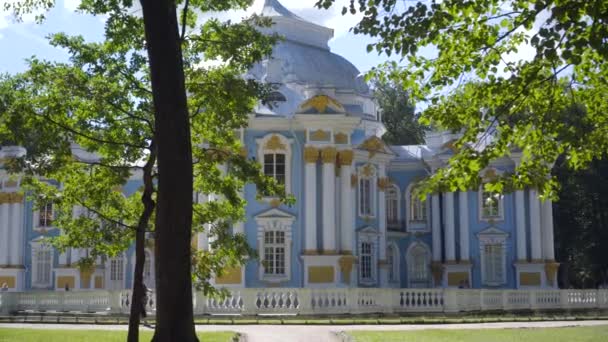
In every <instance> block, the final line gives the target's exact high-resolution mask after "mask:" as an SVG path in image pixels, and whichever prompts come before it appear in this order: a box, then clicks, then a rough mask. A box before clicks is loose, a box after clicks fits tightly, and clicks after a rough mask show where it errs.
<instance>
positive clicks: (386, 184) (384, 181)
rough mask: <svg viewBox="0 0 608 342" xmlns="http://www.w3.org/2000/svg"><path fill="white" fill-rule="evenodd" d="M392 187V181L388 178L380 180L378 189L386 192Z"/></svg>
mask: <svg viewBox="0 0 608 342" xmlns="http://www.w3.org/2000/svg"><path fill="white" fill-rule="evenodd" d="M390 185H391V181H390V180H389V179H388V178H387V177H383V178H378V189H379V190H380V191H385V190H386V189H388V187H389V186H390Z"/></svg>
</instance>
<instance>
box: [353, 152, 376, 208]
mask: <svg viewBox="0 0 608 342" xmlns="http://www.w3.org/2000/svg"><path fill="white" fill-rule="evenodd" d="M377 175H378V171H377V168H376V166H375V165H373V164H364V165H361V166H359V167H358V168H357V178H358V179H357V214H358V216H359V217H362V218H365V219H371V218H375V217H376V211H377V203H376V202H377V200H376V197H377V182H378V179H377ZM363 181H366V182H369V201H368V202H369V212H363V211H362V208H363V203H364V202H363V200H364V197H363V195H364V193H363V186H362V182H363Z"/></svg>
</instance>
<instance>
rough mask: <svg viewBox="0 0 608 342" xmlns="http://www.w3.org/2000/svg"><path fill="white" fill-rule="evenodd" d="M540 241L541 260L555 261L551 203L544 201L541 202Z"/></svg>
mask: <svg viewBox="0 0 608 342" xmlns="http://www.w3.org/2000/svg"><path fill="white" fill-rule="evenodd" d="M542 240H543V258H544V259H545V260H546V261H554V260H555V250H554V246H553V202H552V201H551V200H546V201H543V202H542Z"/></svg>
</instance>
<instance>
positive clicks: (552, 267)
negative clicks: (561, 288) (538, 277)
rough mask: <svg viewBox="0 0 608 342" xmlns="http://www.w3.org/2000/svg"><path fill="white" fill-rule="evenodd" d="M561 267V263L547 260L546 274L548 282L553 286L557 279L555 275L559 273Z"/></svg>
mask: <svg viewBox="0 0 608 342" xmlns="http://www.w3.org/2000/svg"><path fill="white" fill-rule="evenodd" d="M558 269H559V263H557V262H555V261H547V263H546V264H545V275H546V276H547V283H548V284H549V285H551V286H553V285H554V284H553V281H554V280H555V275H557V270H558Z"/></svg>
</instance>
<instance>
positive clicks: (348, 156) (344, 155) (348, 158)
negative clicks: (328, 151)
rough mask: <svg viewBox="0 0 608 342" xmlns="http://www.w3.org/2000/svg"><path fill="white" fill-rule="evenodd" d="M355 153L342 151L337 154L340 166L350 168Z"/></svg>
mask: <svg viewBox="0 0 608 342" xmlns="http://www.w3.org/2000/svg"><path fill="white" fill-rule="evenodd" d="M354 157H355V153H354V152H353V151H352V150H344V151H340V152H339V153H338V160H339V162H340V165H341V166H350V165H352V163H353V158H354Z"/></svg>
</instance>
